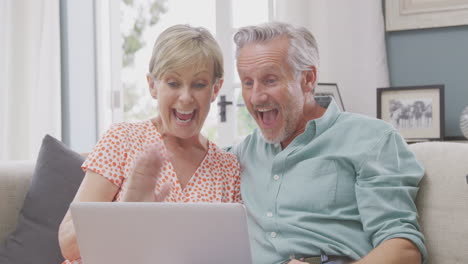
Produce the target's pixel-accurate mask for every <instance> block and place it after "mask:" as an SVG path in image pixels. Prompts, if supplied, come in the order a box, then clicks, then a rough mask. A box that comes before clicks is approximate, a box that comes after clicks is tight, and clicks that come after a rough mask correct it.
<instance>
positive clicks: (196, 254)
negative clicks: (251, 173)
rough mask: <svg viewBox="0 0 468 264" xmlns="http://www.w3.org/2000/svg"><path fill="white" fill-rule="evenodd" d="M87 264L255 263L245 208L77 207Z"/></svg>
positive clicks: (73, 207) (167, 205) (163, 205)
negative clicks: (251, 251) (251, 250)
mask: <svg viewBox="0 0 468 264" xmlns="http://www.w3.org/2000/svg"><path fill="white" fill-rule="evenodd" d="M71 214H72V217H73V223H74V225H75V230H76V233H77V239H78V245H79V248H80V252H81V256H82V259H83V263H84V264H101V263H113V264H129V263H132V264H150V263H151V264H158V263H161V264H162V263H172V264H211V263H213V264H215V263H216V264H219V263H223V264H239V263H243V264H251V263H252V259H251V253H250V245H249V239H248V231H247V221H246V212H245V208H244V206H243V205H241V204H227V203H217V204H213V203H189V204H187V203H185V204H183V203H118V202H114V203H110V202H107V203H104V202H75V203H72V204H71Z"/></svg>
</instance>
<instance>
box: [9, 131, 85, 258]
mask: <svg viewBox="0 0 468 264" xmlns="http://www.w3.org/2000/svg"><path fill="white" fill-rule="evenodd" d="M83 161H84V157H82V156H81V155H79V154H78V153H76V152H74V151H72V150H70V149H69V148H68V147H67V146H65V145H64V144H63V143H62V142H60V141H58V140H57V139H55V138H53V137H51V136H49V135H46V136H45V137H44V139H43V141H42V146H41V149H40V152H39V156H38V158H37V161H36V167H35V170H34V174H33V176H32V181H31V185H30V187H29V190H28V193H27V195H26V199H25V201H24V204H23V207H22V209H21V211H20V214H19V217H18V223H17V226H16V230H15V231H13V232H12V233H11V234H10V235H9V236H8V237H7V238H6V240H5V242H4V244H3V245H0V263H1V264H4V263H5V264H6V263H15V264H29V263H38V264H46V263H47V264H51V263H61V262H62V261H63V260H64V259H63V257H62V254H61V251H60V247H59V244H58V228H59V225H60V223H61V221H62V219H63V217H64V215H65V213H66V212H67V210H68V206H69V205H70V202H71V201H72V200H73V197H74V196H75V193H76V191H77V190H78V187H79V186H80V183H81V181H82V179H83V177H84V172H83V171H82V170H81V164H82V163H83Z"/></svg>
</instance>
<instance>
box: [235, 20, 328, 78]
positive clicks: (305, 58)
mask: <svg viewBox="0 0 468 264" xmlns="http://www.w3.org/2000/svg"><path fill="white" fill-rule="evenodd" d="M282 36H285V37H287V38H288V39H289V49H288V63H289V66H290V67H291V69H292V70H293V73H294V76H295V78H296V79H297V77H299V75H300V74H301V73H302V72H303V71H307V70H310V67H311V66H314V67H315V68H318V66H319V61H320V58H319V52H318V45H317V41H316V40H315V37H314V36H313V35H312V33H311V32H310V31H309V30H307V29H306V28H305V27H295V26H292V25H290V24H286V23H281V22H268V23H264V24H260V25H257V26H247V27H242V28H239V30H238V31H237V33H236V34H235V35H234V42H235V43H236V46H237V48H236V58H237V57H238V56H239V52H240V49H242V47H244V46H245V45H247V44H250V43H255V42H268V41H270V40H273V39H275V38H278V37H282Z"/></svg>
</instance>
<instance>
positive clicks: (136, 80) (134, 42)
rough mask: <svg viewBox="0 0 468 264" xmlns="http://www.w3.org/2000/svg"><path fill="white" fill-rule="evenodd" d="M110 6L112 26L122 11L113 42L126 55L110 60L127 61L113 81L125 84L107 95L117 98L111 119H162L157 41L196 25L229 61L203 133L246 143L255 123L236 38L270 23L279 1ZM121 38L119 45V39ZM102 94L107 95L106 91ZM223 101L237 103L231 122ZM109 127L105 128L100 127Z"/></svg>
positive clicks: (144, 1)
mask: <svg viewBox="0 0 468 264" xmlns="http://www.w3.org/2000/svg"><path fill="white" fill-rule="evenodd" d="M109 1H110V5H109V6H110V8H109V10H110V13H111V14H110V17H111V21H112V14H113V16H114V17H116V16H118V15H116V14H117V12H119V14H121V16H120V17H121V19H120V23H118V24H119V25H120V27H119V29H118V32H119V33H117V34H116V32H117V31H116V30H114V31H112V30H111V35H113V37H111V39H114V42H113V43H111V45H114V46H116V43H118V44H119V45H118V46H117V47H121V49H120V53H119V52H112V55H111V56H110V57H111V58H115V57H120V58H122V59H121V60H120V62H116V61H114V64H116V63H119V64H120V67H119V66H114V69H115V70H114V72H119V71H120V74H114V75H113V76H117V77H112V78H113V79H114V80H115V79H117V80H118V82H120V84H114V85H111V87H112V92H110V93H105V94H107V95H108V94H111V96H112V98H113V99H112V100H111V103H110V107H111V108H112V111H107V116H109V113H112V118H111V119H112V122H119V121H132V120H145V119H149V118H151V117H154V116H156V114H157V113H156V109H157V102H156V101H155V100H153V99H152V98H151V96H150V95H149V92H148V87H147V83H146V74H147V72H148V63H149V60H150V58H151V53H152V47H153V44H154V41H155V40H156V37H157V36H158V35H159V33H161V32H162V31H163V30H164V29H166V28H167V27H169V26H171V25H174V24H190V25H192V26H203V27H205V28H207V29H208V30H210V31H211V32H212V33H213V35H214V36H215V38H216V39H217V40H218V42H219V43H220V46H221V48H222V50H223V53H224V59H225V82H224V85H223V88H222V90H221V92H220V95H219V96H218V99H217V101H216V102H214V103H212V105H211V110H210V113H209V114H208V117H207V119H206V121H205V125H204V127H203V130H202V133H203V134H204V135H206V136H207V137H208V138H209V139H210V140H213V141H214V142H216V143H217V144H219V145H221V146H227V145H232V144H233V143H236V142H238V141H240V139H242V138H243V137H244V136H245V135H247V134H249V133H250V132H251V131H252V129H253V128H254V127H255V122H254V121H253V120H252V119H251V118H250V115H249V114H248V111H247V110H246V109H245V107H243V102H242V95H241V89H240V81H239V79H238V77H237V71H236V67H235V61H234V52H233V51H234V43H233V41H232V35H233V34H234V32H235V30H236V28H237V27H241V26H245V25H251V24H258V23H262V22H266V21H269V20H270V18H271V17H272V13H273V8H272V6H273V0H259V1H251V0H235V1H234V0H232V1H230V0H228V1H216V0H199V1H191V0H156V1H149V0H109ZM98 2H99V1H98ZM231 21H232V22H231ZM112 25H113V23H111V25H110V27H112ZM104 26H105V25H104ZM114 27H115V25H114ZM112 32H113V33H112ZM116 35H117V38H119V40H116ZM122 47H123V48H122ZM117 55H118V56H117ZM111 75H112V74H111ZM99 89H100V90H101V91H102V90H103V88H102V87H101V86H100V88H99ZM222 96H223V98H224V99H225V100H226V101H228V102H230V103H231V105H228V106H227V109H226V117H227V119H226V122H221V121H220V118H219V107H218V103H219V102H220V101H221V99H220V98H222ZM104 97H105V96H104ZM120 103H122V104H120ZM102 120H109V118H107V119H105V118H102ZM237 121H239V122H237ZM101 123H103V122H101ZM104 123H105V122H104ZM108 125H109V124H104V125H101V126H100V128H102V127H108ZM104 129H105V128H104ZM220 135H222V136H220Z"/></svg>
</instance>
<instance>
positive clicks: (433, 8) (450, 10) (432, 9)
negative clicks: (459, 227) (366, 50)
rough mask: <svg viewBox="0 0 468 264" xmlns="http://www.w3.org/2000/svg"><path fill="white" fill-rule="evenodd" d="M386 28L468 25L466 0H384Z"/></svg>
mask: <svg viewBox="0 0 468 264" xmlns="http://www.w3.org/2000/svg"><path fill="white" fill-rule="evenodd" d="M385 20H386V22H385V23H386V30H387V31H396V30H408V29H421V28H435V27H448V26H459V25H468V0H386V1H385Z"/></svg>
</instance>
